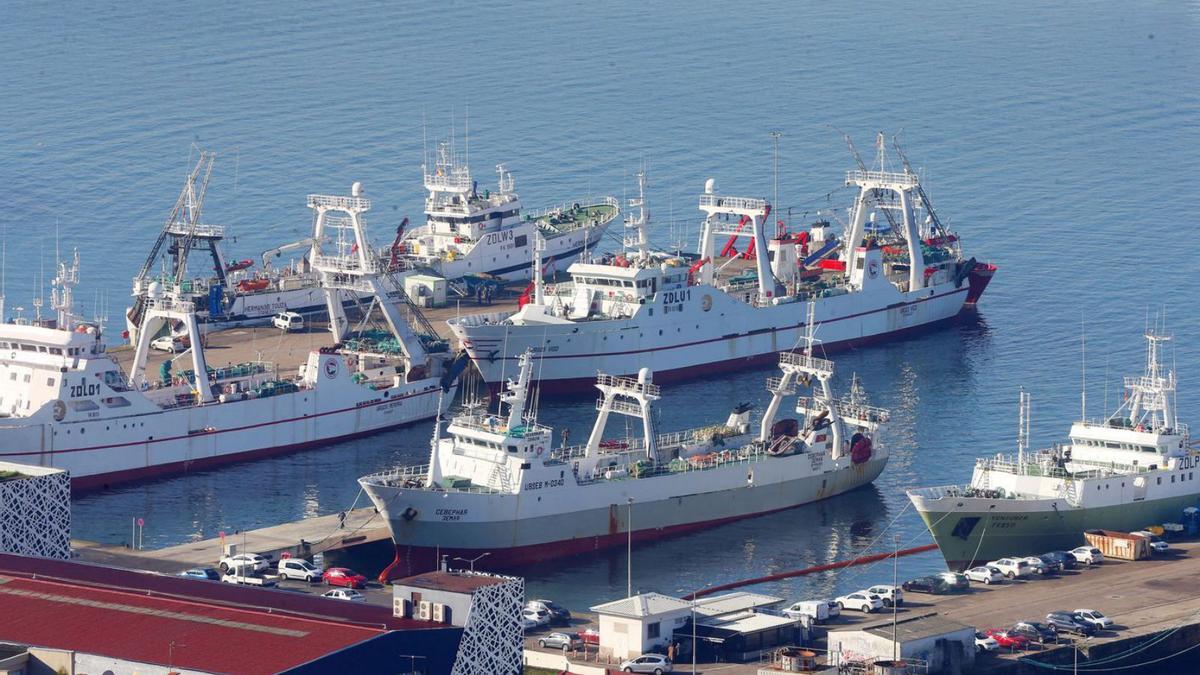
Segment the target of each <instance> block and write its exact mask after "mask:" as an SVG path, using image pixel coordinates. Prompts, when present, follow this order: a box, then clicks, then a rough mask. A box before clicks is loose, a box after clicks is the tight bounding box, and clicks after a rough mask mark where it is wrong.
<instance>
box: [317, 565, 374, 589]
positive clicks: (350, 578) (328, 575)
mask: <svg viewBox="0 0 1200 675" xmlns="http://www.w3.org/2000/svg"><path fill="white" fill-rule="evenodd" d="M323 578H324V579H325V585H326V586H345V587H346V588H366V587H367V578H366V577H364V576H363V575H361V574H359V573H358V572H355V571H354V570H352V569H348V568H345V567H331V568H329V569H327V570H325V574H324V575H323Z"/></svg>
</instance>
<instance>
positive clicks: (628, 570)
mask: <svg viewBox="0 0 1200 675" xmlns="http://www.w3.org/2000/svg"><path fill="white" fill-rule="evenodd" d="M628 504H629V505H628V506H627V507H626V510H625V536H626V541H625V558H626V560H625V597H627V598H632V597H633V497H630V498H629V502H628Z"/></svg>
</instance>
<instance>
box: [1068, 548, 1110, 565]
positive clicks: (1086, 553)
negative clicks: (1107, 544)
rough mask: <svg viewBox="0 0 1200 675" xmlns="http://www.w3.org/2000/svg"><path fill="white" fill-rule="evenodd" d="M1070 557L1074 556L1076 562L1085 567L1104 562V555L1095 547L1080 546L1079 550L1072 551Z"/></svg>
mask: <svg viewBox="0 0 1200 675" xmlns="http://www.w3.org/2000/svg"><path fill="white" fill-rule="evenodd" d="M1071 555H1073V556H1075V559H1076V560H1078V561H1079V562H1081V563H1083V564H1085V565H1099V564H1100V563H1102V562H1104V554H1103V553H1101V552H1100V549H1098V548H1096V547H1095V546H1080V547H1079V548H1076V549H1072V550H1071Z"/></svg>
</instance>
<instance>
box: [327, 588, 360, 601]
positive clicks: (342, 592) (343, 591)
mask: <svg viewBox="0 0 1200 675" xmlns="http://www.w3.org/2000/svg"><path fill="white" fill-rule="evenodd" d="M321 597H322V598H333V599H334V600H353V601H355V602H366V601H367V596H365V595H363V594H362V593H359V592H358V591H356V590H354V589H353V588H335V589H333V590H332V591H325V592H324V593H322V594H321Z"/></svg>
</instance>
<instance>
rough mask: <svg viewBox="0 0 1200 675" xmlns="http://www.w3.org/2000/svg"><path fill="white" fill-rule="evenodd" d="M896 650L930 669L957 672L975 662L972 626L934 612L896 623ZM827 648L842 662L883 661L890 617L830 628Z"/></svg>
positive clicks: (890, 650)
mask: <svg viewBox="0 0 1200 675" xmlns="http://www.w3.org/2000/svg"><path fill="white" fill-rule="evenodd" d="M895 631H896V633H895V634H896V643H897V649H896V653H897V654H899V656H900V658H902V659H915V660H919V661H922V662H924V663H925V664H926V667H927V668H928V670H927V671H926V672H929V673H943V672H944V673H958V672H961V671H964V670H969V669H971V668H972V667H974V665H975V628H974V627H972V626H968V625H966V624H964V623H960V622H958V621H954V620H952V619H948V618H946V617H943V616H941V615H940V614H938V613H936V612H934V613H930V614H922V615H917V616H913V617H907V618H901V619H899V620H898V621H897V622H896V624H895ZM829 651H830V654H831V656H832V655H834V654H838V655H839V657H840V659H841V661H842V662H850V661H860V662H861V661H867V662H871V661H886V660H891V658H892V653H893V643H892V621H891V619H886V620H879V621H875V622H872V623H869V624H858V625H855V626H846V627H845V628H835V629H832V630H830V631H829Z"/></svg>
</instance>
